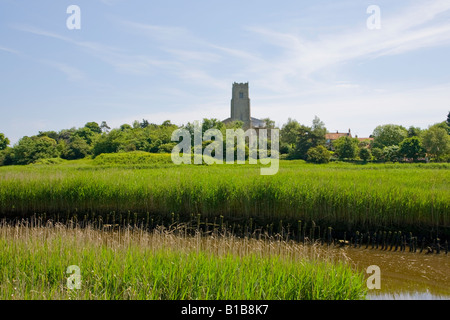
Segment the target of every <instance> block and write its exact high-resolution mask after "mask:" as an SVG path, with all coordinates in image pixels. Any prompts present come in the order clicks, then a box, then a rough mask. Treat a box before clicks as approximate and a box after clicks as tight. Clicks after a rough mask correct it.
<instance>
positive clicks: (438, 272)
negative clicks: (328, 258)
mask: <svg viewBox="0 0 450 320" xmlns="http://www.w3.org/2000/svg"><path fill="white" fill-rule="evenodd" d="M337 250H340V252H341V253H344V254H345V255H346V256H347V257H348V258H349V259H350V261H351V262H352V263H353V264H354V266H355V267H356V268H358V269H359V270H362V271H364V272H366V269H367V267H369V266H371V265H377V266H379V267H380V269H381V289H380V290H376V289H375V290H370V291H369V295H368V298H369V299H390V300H391V299H395V300H408V299H414V300H419V299H420V300H435V299H446V300H450V256H449V255H448V254H439V255H438V254H424V253H413V252H391V251H382V250H377V249H357V248H349V247H346V248H340V249H337ZM369 276H370V274H367V277H369Z"/></svg>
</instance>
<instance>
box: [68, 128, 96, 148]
mask: <svg viewBox="0 0 450 320" xmlns="http://www.w3.org/2000/svg"><path fill="white" fill-rule="evenodd" d="M73 136H77V137H80V138H82V139H83V140H84V141H86V142H87V144H88V145H90V146H91V145H93V143H94V142H95V141H96V140H97V139H98V137H99V134H98V133H95V132H93V131H91V129H89V128H87V127H83V128H80V129H78V130H76V131H75V132H74V133H73Z"/></svg>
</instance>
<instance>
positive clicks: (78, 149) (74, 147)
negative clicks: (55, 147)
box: [61, 129, 91, 160]
mask: <svg viewBox="0 0 450 320" xmlns="http://www.w3.org/2000/svg"><path fill="white" fill-rule="evenodd" d="M88 130H89V129H88ZM90 150H91V147H90V146H89V145H88V143H87V142H86V140H84V139H82V138H80V137H79V136H72V138H71V139H70V142H69V144H67V145H66V146H65V148H64V149H63V151H62V152H61V158H63V159H67V160H75V159H82V158H85V157H86V156H87V155H88V154H89V153H90Z"/></svg>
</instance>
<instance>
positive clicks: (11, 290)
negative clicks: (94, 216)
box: [0, 221, 367, 300]
mask: <svg viewBox="0 0 450 320" xmlns="http://www.w3.org/2000/svg"><path fill="white" fill-rule="evenodd" d="M0 246H1V248H2V250H0V271H1V272H0V299H3V300H5V299H100V300H103V299H105V300H111V299H120V300H122V299H155V300H159V299H163V300H172V299H176V300H184V299H189V300H192V299H200V300H203V299H206V300H214V299H220V300H230V299H233V300H234V299H242V300H246V299H252V300H260V299H263V300H298V299H301V300H304V299H306V300H311V299H339V300H343V299H364V297H365V295H366V293H367V289H366V286H365V280H364V275H363V274H362V273H361V272H357V271H355V270H354V269H352V267H351V266H350V265H349V264H347V263H346V261H345V259H343V256H340V255H339V254H336V253H335V254H330V251H329V250H326V249H324V248H320V247H318V246H304V245H301V244H299V243H295V242H292V241H289V242H285V241H282V240H279V241H273V240H267V239H263V240H257V239H239V238H236V237H233V236H230V235H219V234H214V233H213V234H211V235H210V236H207V237H205V236H200V235H199V234H196V235H194V236H191V235H188V234H186V233H185V232H184V230H183V229H182V228H178V229H165V228H163V227H161V228H156V229H154V230H153V231H152V232H147V231H145V230H144V229H142V228H124V229H121V230H115V231H111V230H109V231H105V230H99V229H98V228H95V227H93V226H91V225H87V226H85V227H83V228H80V227H79V226H78V225H77V224H76V223H75V222H73V221H70V222H68V223H66V224H61V223H55V224H53V223H51V222H47V223H46V224H45V225H44V224H41V223H34V224H30V223H28V222H20V223H17V224H15V225H10V224H7V223H2V224H1V225H0ZM70 265H77V266H78V267H79V268H80V271H81V286H80V289H70V288H68V286H67V278H68V277H69V274H67V273H66V270H67V267H68V266H70Z"/></svg>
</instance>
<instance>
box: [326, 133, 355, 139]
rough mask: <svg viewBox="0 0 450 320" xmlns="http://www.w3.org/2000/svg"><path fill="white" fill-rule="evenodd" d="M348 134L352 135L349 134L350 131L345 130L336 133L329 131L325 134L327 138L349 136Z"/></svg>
mask: <svg viewBox="0 0 450 320" xmlns="http://www.w3.org/2000/svg"><path fill="white" fill-rule="evenodd" d="M347 136H350V137H351V136H352V135H351V134H350V135H349V133H348V132H345V133H340V132H336V133H327V134H326V135H325V139H326V140H337V139H339V138H340V137H347Z"/></svg>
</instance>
